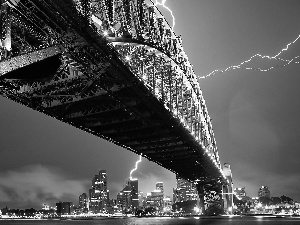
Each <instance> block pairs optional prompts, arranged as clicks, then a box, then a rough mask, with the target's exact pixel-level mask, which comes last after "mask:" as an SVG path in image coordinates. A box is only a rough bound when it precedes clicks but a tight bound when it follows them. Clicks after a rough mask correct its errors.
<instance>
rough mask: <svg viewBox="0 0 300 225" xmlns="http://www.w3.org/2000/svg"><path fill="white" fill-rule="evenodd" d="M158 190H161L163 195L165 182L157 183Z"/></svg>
mask: <svg viewBox="0 0 300 225" xmlns="http://www.w3.org/2000/svg"><path fill="white" fill-rule="evenodd" d="M156 190H161V193H164V182H157V183H156Z"/></svg>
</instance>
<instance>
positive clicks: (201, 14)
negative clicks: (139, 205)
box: [0, 0, 300, 207]
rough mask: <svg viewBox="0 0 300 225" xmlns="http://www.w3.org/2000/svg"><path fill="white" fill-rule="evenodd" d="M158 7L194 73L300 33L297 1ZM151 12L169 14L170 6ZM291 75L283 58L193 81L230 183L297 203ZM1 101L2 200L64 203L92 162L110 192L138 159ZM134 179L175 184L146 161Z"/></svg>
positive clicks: (294, 68) (273, 47) (146, 186)
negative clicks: (103, 172) (104, 175)
mask: <svg viewBox="0 0 300 225" xmlns="http://www.w3.org/2000/svg"><path fill="white" fill-rule="evenodd" d="M166 4H167V5H168V7H170V8H171V9H172V11H173V14H174V15H175V17H176V25H175V27H174V30H175V32H176V34H177V35H181V36H182V39H183V47H184V49H185V52H186V53H187V55H188V57H189V60H190V62H191V63H192V65H193V69H194V71H195V74H196V75H197V76H198V77H201V76H205V75H206V74H209V73H210V72H212V71H213V70H215V69H225V68H227V67H228V66H232V65H237V64H239V63H241V62H242V61H244V60H247V59H249V58H250V57H251V56H252V55H255V54H256V53H261V54H263V55H271V56H272V55H275V54H277V53H278V52H279V51H280V50H281V49H282V48H284V47H286V45H287V44H288V43H290V42H292V41H293V40H295V39H296V38H297V37H298V35H299V34H300V33H299V30H300V29H299V28H300V27H299V24H297V21H299V19H300V18H299V17H300V15H299V13H298V12H299V10H300V4H299V2H298V1H293V0H288V1H282V0H281V1H280V0H265V1H258V0H253V1H251V2H249V1H246V0H228V1H226V2H225V1H220V0H216V1H209V0H201V1H198V0H194V1H192V0H190V1H189V3H188V4H187V3H184V2H183V1H175V0H173V1H171V0H169V1H167V2H166ZM159 7H160V6H159ZM160 10H161V11H162V13H163V14H164V15H165V16H166V18H167V19H168V20H169V21H171V18H170V13H169V12H168V11H167V10H165V9H163V8H162V7H160ZM192 26H194V28H191V27H192ZM299 49H300V40H299V41H297V42H296V43H295V44H294V45H292V46H290V49H289V50H288V51H286V52H284V54H283V55H282V57H284V58H287V59H290V58H292V57H295V56H297V55H298V52H299ZM277 63H278V62H274V60H273V61H267V60H260V59H257V60H255V61H254V62H253V64H251V66H254V67H255V66H256V67H266V68H268V67H271V66H274V65H276V64H277ZM298 73H299V64H291V65H289V66H286V67H282V68H281V67H280V66H279V67H278V68H277V69H274V70H271V71H269V72H259V71H253V70H242V69H236V70H232V71H229V72H226V73H222V74H216V75H214V76H211V77H208V78H205V79H199V83H200V87H201V89H202V92H203V96H204V99H205V101H206V104H207V107H208V112H209V114H210V117H211V118H212V125H213V129H214V133H215V138H216V142H217V146H218V150H219V155H220V160H221V163H222V165H223V164H224V163H229V164H230V165H231V169H232V173H233V183H234V187H244V186H246V187H247V189H248V190H249V194H250V195H251V196H255V193H257V190H258V188H259V187H260V186H261V185H266V186H268V187H273V188H272V193H274V196H279V195H280V194H285V195H287V196H289V197H291V198H293V199H294V200H300V193H299V191H298V188H297V187H298V185H299V183H300V182H299V179H298V172H297V168H298V158H299V153H297V137H298V134H299V127H300V126H299V122H298V120H297V118H298V113H297V109H299V108H300V105H299V104H300V103H299V102H298V100H297V98H298V97H299V95H300V93H299V92H300V90H299V88H298V82H299V79H300V78H299V75H298ZM0 105H1V110H0V120H1V128H2V129H1V137H0V144H1V145H0V156H1V157H0V171H1V172H0V181H1V182H0V204H1V206H5V205H8V206H11V207H13V206H15V207H17V206H16V205H19V207H26V206H27V205H28V207H30V206H32V207H35V205H36V204H42V203H44V202H46V201H52V202H55V201H57V200H58V199H65V200H66V201H72V199H77V198H78V195H79V194H81V193H83V190H87V188H89V187H90V178H91V175H94V173H95V171H99V170H100V169H106V170H107V171H108V173H110V171H111V178H108V183H111V188H110V189H111V192H112V196H115V195H116V193H117V192H118V191H120V190H119V187H122V185H123V183H124V181H125V180H126V179H128V177H129V174H130V171H131V169H132V168H133V167H134V165H135V162H136V161H137V160H138V158H139V156H138V155H136V154H133V153H131V152H129V151H127V150H125V149H122V148H120V147H117V146H115V145H112V144H111V143H109V142H107V141H104V140H102V139H99V138H97V137H94V136H92V135H90V134H87V133H86V132H83V131H81V130H79V129H75V128H74V127H71V126H69V125H66V124H64V123H62V122H60V121H56V120H54V119H53V118H50V117H47V116H45V115H42V114H40V113H38V112H36V111H33V110H32V109H29V108H26V107H24V106H22V105H19V104H17V103H14V102H12V101H10V100H7V99H5V98H3V97H0ZM133 177H136V178H138V179H139V181H140V185H139V186H141V190H145V192H151V191H152V189H153V187H152V186H151V183H154V182H158V181H164V190H165V192H166V193H169V194H167V195H170V196H172V194H171V193H172V188H173V187H175V186H176V179H175V175H174V174H172V173H171V172H170V171H167V170H165V169H163V168H161V167H159V166H157V165H156V164H155V163H152V162H149V161H148V160H147V159H145V158H143V159H142V162H141V163H140V164H139V167H138V170H137V171H135V172H134V173H133ZM110 179H111V180H110ZM120 184H121V185H120ZM73 201H74V200H73ZM74 202H75V201H74Z"/></svg>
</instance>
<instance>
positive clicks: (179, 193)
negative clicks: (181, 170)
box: [173, 177, 198, 203]
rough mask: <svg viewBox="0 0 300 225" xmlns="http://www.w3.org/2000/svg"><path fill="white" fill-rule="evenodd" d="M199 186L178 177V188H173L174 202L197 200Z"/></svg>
mask: <svg viewBox="0 0 300 225" xmlns="http://www.w3.org/2000/svg"><path fill="white" fill-rule="evenodd" d="M197 199H198V192H197V187H196V185H194V184H193V183H191V182H189V181H187V180H185V179H182V178H179V177H177V188H175V189H173V202H174V203H176V202H183V201H189V200H197Z"/></svg>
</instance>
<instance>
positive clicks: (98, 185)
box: [89, 170, 109, 213]
mask: <svg viewBox="0 0 300 225" xmlns="http://www.w3.org/2000/svg"><path fill="white" fill-rule="evenodd" d="M108 200H109V190H108V189H107V174H106V170H100V171H99V174H97V175H95V176H94V178H93V180H92V188H91V189H89V210H90V212H92V213H106V212H107V204H108Z"/></svg>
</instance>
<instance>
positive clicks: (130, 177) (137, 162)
mask: <svg viewBox="0 0 300 225" xmlns="http://www.w3.org/2000/svg"><path fill="white" fill-rule="evenodd" d="M140 162H142V155H140V159H139V160H138V161H136V162H135V168H134V169H132V170H131V171H130V175H129V179H130V180H132V176H131V174H132V173H133V172H134V171H136V170H137V167H138V164H139V163H140Z"/></svg>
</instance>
